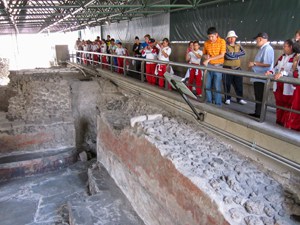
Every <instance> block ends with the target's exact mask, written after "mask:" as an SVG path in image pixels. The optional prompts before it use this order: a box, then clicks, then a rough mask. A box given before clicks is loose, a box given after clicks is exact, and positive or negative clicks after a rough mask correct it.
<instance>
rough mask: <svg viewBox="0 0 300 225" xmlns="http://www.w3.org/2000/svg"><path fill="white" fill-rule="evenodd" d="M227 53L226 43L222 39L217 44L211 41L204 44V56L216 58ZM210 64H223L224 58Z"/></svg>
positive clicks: (218, 39)
mask: <svg viewBox="0 0 300 225" xmlns="http://www.w3.org/2000/svg"><path fill="white" fill-rule="evenodd" d="M225 53H226V41H225V40H224V39H222V38H220V37H218V38H217V40H216V42H211V40H207V41H206V42H205V43H204V48H203V54H205V55H209V56H210V57H215V56H217V55H221V54H225ZM209 63H210V64H212V65H214V64H223V63H224V57H223V58H220V59H215V60H211V61H209Z"/></svg>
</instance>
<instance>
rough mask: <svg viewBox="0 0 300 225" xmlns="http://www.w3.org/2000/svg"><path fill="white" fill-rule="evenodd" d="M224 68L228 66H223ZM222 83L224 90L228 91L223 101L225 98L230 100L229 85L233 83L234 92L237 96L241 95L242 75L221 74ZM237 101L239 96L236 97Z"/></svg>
mask: <svg viewBox="0 0 300 225" xmlns="http://www.w3.org/2000/svg"><path fill="white" fill-rule="evenodd" d="M224 68H228V67H225V66H224ZM236 70H241V68H238V69H236ZM223 83H224V92H225V93H228V94H225V101H226V100H228V99H229V100H230V99H231V96H230V89H231V85H233V87H234V90H235V93H236V95H237V96H241V97H243V77H242V76H235V75H230V74H226V73H224V74H223ZM236 99H237V101H240V100H241V98H236Z"/></svg>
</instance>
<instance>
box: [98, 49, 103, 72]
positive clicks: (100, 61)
mask: <svg viewBox="0 0 300 225" xmlns="http://www.w3.org/2000/svg"><path fill="white" fill-rule="evenodd" d="M99 58H100V60H99V63H100V67H101V69H103V65H102V55H101V53H100V55H99Z"/></svg>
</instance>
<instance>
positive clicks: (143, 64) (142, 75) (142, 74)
mask: <svg viewBox="0 0 300 225" xmlns="http://www.w3.org/2000/svg"><path fill="white" fill-rule="evenodd" d="M144 71H145V61H142V65H141V81H142V82H145V77H144Z"/></svg>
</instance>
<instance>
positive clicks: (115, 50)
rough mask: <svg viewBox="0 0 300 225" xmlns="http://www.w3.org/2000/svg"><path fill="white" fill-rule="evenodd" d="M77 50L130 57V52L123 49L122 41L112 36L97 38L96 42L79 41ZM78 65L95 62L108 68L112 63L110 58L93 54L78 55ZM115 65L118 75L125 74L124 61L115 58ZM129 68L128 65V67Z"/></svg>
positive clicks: (79, 53)
mask: <svg viewBox="0 0 300 225" xmlns="http://www.w3.org/2000/svg"><path fill="white" fill-rule="evenodd" d="M75 49H76V50H81V51H88V52H96V53H106V54H112V55H117V56H128V55H129V54H128V50H127V49H126V48H124V47H123V44H122V42H121V41H119V40H117V41H115V39H113V38H110V35H107V39H106V40H105V39H100V37H99V36H97V38H96V40H95V41H90V40H87V41H85V40H80V38H78V40H77V41H76V43H75ZM76 59H77V63H83V64H85V65H89V64H93V63H95V62H100V61H101V64H102V65H103V68H107V67H108V64H109V63H110V58H109V57H107V56H105V55H103V56H101V57H100V56H99V55H97V54H91V53H81V52H77V53H76ZM112 60H113V62H112V63H113V65H114V66H115V70H116V71H117V72H118V73H123V72H124V71H123V66H124V59H123V58H119V57H113V59H112ZM126 66H128V65H126Z"/></svg>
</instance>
